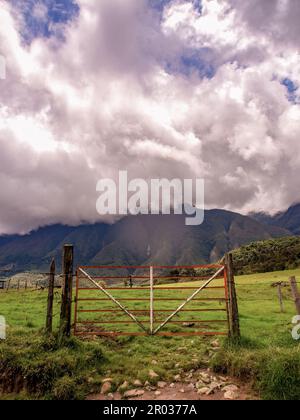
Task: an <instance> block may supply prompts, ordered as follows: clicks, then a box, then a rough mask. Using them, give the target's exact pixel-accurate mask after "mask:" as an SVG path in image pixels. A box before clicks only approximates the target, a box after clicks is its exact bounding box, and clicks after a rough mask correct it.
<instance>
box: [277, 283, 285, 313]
mask: <svg viewBox="0 0 300 420" xmlns="http://www.w3.org/2000/svg"><path fill="white" fill-rule="evenodd" d="M277 288H278V299H279V305H280V311H281V312H282V313H284V312H285V309H284V303H283V295H282V283H278V284H277Z"/></svg>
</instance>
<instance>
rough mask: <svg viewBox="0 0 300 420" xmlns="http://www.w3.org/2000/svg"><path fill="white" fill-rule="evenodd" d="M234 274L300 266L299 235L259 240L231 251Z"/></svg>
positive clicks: (264, 271)
mask: <svg viewBox="0 0 300 420" xmlns="http://www.w3.org/2000/svg"><path fill="white" fill-rule="evenodd" d="M233 259H234V266H235V271H236V274H251V273H266V272H271V271H280V270H286V269H293V268H297V267H300V237H287V238H280V239H272V240H267V241H260V242H255V243H251V244H249V245H245V246H242V247H241V248H239V249H236V250H235V251H234V252H233Z"/></svg>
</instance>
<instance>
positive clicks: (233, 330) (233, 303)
mask: <svg viewBox="0 0 300 420" xmlns="http://www.w3.org/2000/svg"><path fill="white" fill-rule="evenodd" d="M225 266H226V270H227V282H228V300H229V302H228V310H229V314H228V315H229V335H230V338H232V339H240V337H241V331H240V318H239V309H238V302H237V295H236V287H235V280H234V271H233V258H232V254H226V256H225Z"/></svg>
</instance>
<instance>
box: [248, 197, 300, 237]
mask: <svg viewBox="0 0 300 420" xmlns="http://www.w3.org/2000/svg"><path fill="white" fill-rule="evenodd" d="M249 216H250V217H252V218H253V219H255V220H257V221H258V222H259V223H263V224H266V225H269V226H275V227H280V228H283V229H287V230H289V231H290V232H291V233H293V234H294V235H300V203H299V204H295V205H293V206H291V207H290V208H289V209H288V210H286V211H284V212H281V213H277V214H276V215H275V216H271V215H270V214H267V213H262V212H260V213H250V214H249Z"/></svg>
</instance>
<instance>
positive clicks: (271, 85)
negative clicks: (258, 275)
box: [0, 0, 300, 233]
mask: <svg viewBox="0 0 300 420" xmlns="http://www.w3.org/2000/svg"><path fill="white" fill-rule="evenodd" d="M299 20H300V1H299V0H248V1H245V0H184V1H183V0H10V1H4V0H0V55H1V56H2V57H4V58H5V61H6V79H5V80H3V79H0V147H1V152H0V188H1V193H0V209H1V210H0V233H14V232H26V231H28V230H30V229H32V228H36V227H38V226H41V225H45V224H50V223H57V222H63V223H70V224H77V223H80V222H81V221H89V222H92V221H95V220H97V217H99V216H97V214H96V211H95V203H96V198H97V193H96V183H97V180H98V179H99V178H103V177H114V178H115V177H116V175H117V173H118V171H119V169H127V170H128V171H129V176H130V177H143V178H156V177H160V178H161V177H167V178H169V179H171V178H174V177H180V178H191V177H192V178H195V177H200V178H204V179H205V182H206V206H207V207H219V208H228V209H232V210H237V211H241V212H244V213H245V212H248V211H251V210H265V211H271V212H274V211H277V210H280V209H284V208H286V207H288V206H289V205H290V204H292V203H294V202H296V201H300V190H299V177H300V90H298V86H300V55H299V54H300V52H299V47H300V43H299V39H300V25H299Z"/></svg>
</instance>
